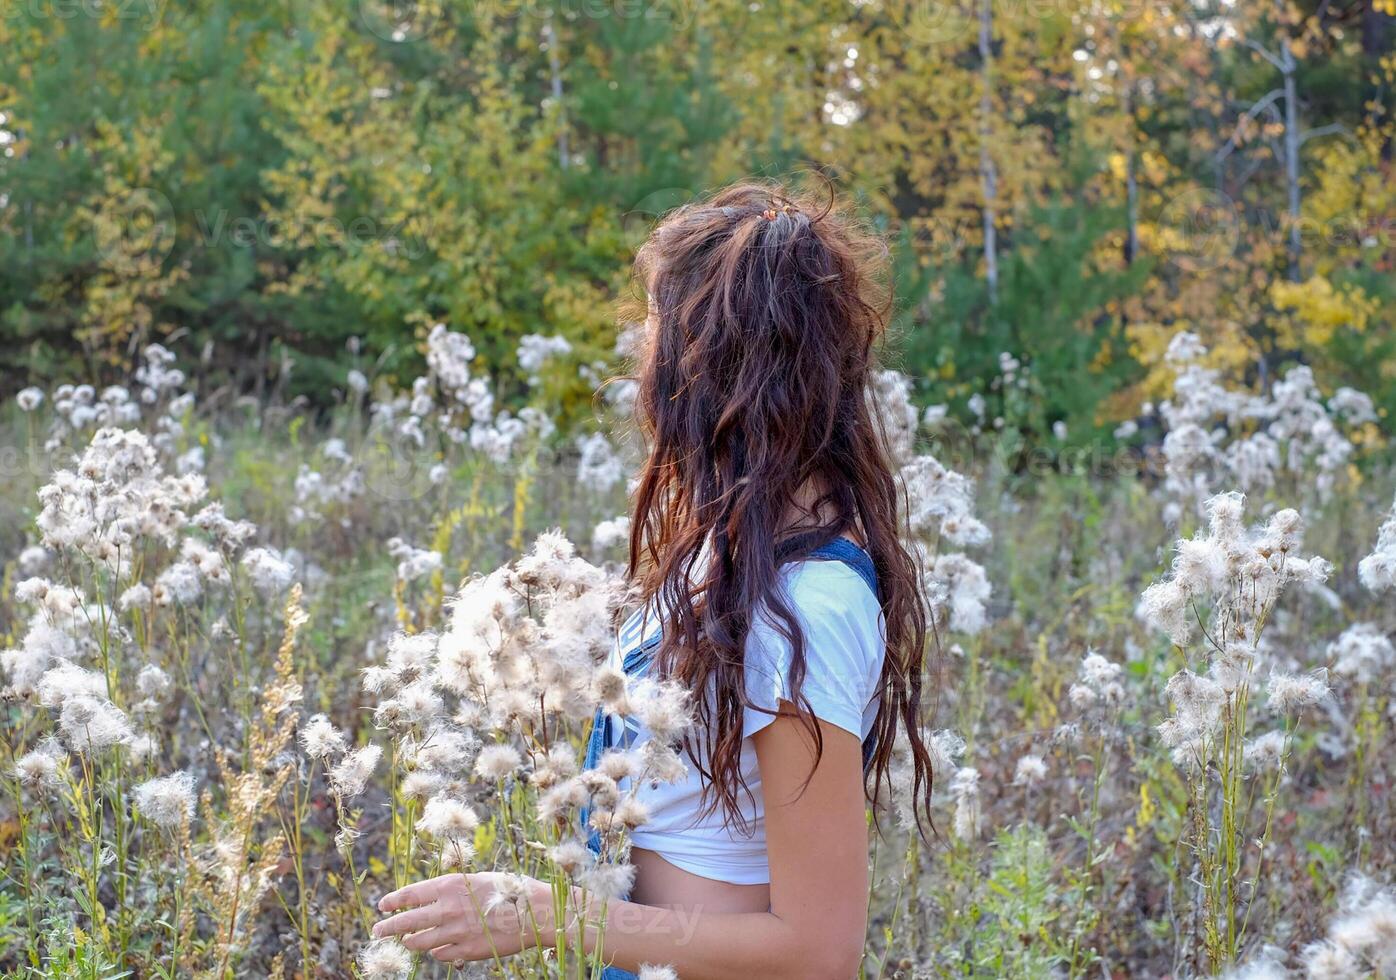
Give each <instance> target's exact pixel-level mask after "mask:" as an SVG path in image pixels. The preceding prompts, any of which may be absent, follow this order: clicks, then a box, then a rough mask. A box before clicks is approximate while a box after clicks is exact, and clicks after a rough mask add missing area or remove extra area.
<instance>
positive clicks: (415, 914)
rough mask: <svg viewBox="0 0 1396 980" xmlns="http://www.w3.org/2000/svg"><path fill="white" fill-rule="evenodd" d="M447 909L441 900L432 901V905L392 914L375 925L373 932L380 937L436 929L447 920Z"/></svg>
mask: <svg viewBox="0 0 1396 980" xmlns="http://www.w3.org/2000/svg"><path fill="white" fill-rule="evenodd" d="M380 904H381V903H380ZM445 918H446V915H445V910H444V909H443V908H442V906H441V903H440V902H432V903H431V904H430V905H422V906H419V907H417V908H414V909H408V910H407V911H405V912H399V913H398V914H397V915H390V916H388V918H386V919H384V920H382V921H381V922H379V923H378V924H377V925H375V926H374V927H373V934H374V935H375V936H377V937H379V938H381V937H383V936H401V935H403V934H404V933H408V932H421V931H422V930H423V929H435V928H437V927H438V926H440V925H441V924H442V922H443V921H444V920H445Z"/></svg>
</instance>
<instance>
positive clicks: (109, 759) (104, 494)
mask: <svg viewBox="0 0 1396 980" xmlns="http://www.w3.org/2000/svg"><path fill="white" fill-rule="evenodd" d="M529 343H530V344H531V345H532V346H533V347H534V348H535V349H534V351H533V353H532V354H529V353H524V354H523V355H522V356H523V357H524V358H525V360H528V359H530V358H534V359H536V361H535V362H536V363H537V364H539V365H542V364H543V363H545V362H546V361H547V360H548V358H549V357H550V356H551V355H549V354H548V353H547V352H546V350H545V348H546V347H547V345H546V344H541V343H539V342H538V341H536V340H534V341H530V342H529ZM426 346H427V353H426V359H425V360H426V363H427V365H428V369H427V371H426V373H425V374H423V376H422V377H420V378H418V379H417V380H416V382H415V383H414V384H413V385H411V387H410V388H409V389H408V390H404V391H395V390H392V389H391V388H390V387H389V386H388V385H387V384H386V383H384V382H383V381H382V380H381V379H375V378H374V377H371V376H369V375H367V374H363V373H359V372H358V371H357V370H355V371H354V373H352V374H350V375H348V376H346V378H345V380H344V384H343V386H342V389H341V390H342V393H343V394H342V396H341V398H340V400H339V402H338V403H337V404H335V405H333V406H332V407H331V408H330V409H328V410H325V411H312V410H310V409H309V408H307V407H306V406H304V405H303V404H297V403H296V402H294V401H293V402H289V403H285V404H279V403H276V402H274V401H262V402H256V401H253V400H250V399H226V398H224V400H222V401H220V400H219V399H220V397H221V396H220V394H219V393H218V392H214V393H210V394H208V395H206V394H204V393H201V392H199V391H196V390H192V387H191V385H190V384H189V383H188V382H187V381H186V379H185V376H184V374H183V372H182V371H181V370H179V369H178V368H177V367H176V366H175V364H174V355H173V354H171V353H170V352H169V351H167V350H166V349H165V348H163V347H159V346H151V347H149V348H148V349H146V350H145V351H144V352H143V353H142V356H141V359H140V364H139V367H138V368H137V370H136V371H135V372H134V374H133V375H132V377H131V378H130V379H129V383H128V384H126V385H124V386H113V387H109V388H106V389H104V390H93V389H92V388H90V387H85V386H71V385H65V386H62V387H55V388H54V389H52V390H48V391H43V390H40V389H37V388H34V389H26V390H25V391H23V392H21V393H20V394H19V396H18V398H17V399H15V400H13V401H12V402H11V403H10V404H9V405H7V406H6V409H5V412H4V416H3V417H4V420H5V421H4V431H5V432H6V433H7V434H8V439H9V440H10V442H11V444H12V445H13V446H17V447H18V449H17V450H11V451H9V452H8V454H7V456H6V459H5V466H6V469H5V480H4V495H3V498H0V518H3V519H2V520H0V548H3V555H2V556H0V558H2V559H3V565H0V569H3V576H2V578H3V595H2V596H0V648H3V650H4V652H3V654H0V657H2V658H3V669H4V674H5V677H4V680H5V688H4V694H5V698H4V709H3V715H4V719H5V737H4V752H5V758H4V765H3V781H4V786H5V802H4V803H3V804H2V805H0V817H2V818H3V823H0V827H3V835H0V847H3V850H4V854H5V868H6V874H5V878H4V883H3V888H2V889H0V950H3V953H0V957H2V958H0V965H3V968H4V970H5V971H6V975H10V976H31V975H43V976H53V977H58V976H63V977H69V976H72V977H114V976H121V975H135V976H149V977H155V976H165V977H173V976H188V975H197V976H216V977H224V976H232V975H236V976H286V977H290V976H302V977H309V976H347V975H350V974H351V973H357V975H361V976H364V977H369V978H384V977H397V976H408V975H415V976H432V975H452V974H454V973H462V975H469V976H501V975H502V976H519V977H544V976H576V977H584V976H587V975H588V974H589V971H590V970H591V969H592V968H593V966H594V964H591V963H588V962H587V960H586V958H585V957H582V956H579V955H578V954H577V952H576V951H575V950H572V949H568V948H566V947H565V944H563V945H560V946H559V948H556V949H549V950H547V951H546V952H536V953H534V954H529V955H526V956H519V957H513V958H506V959H500V960H497V961H496V962H494V963H484V964H478V965H476V966H474V967H469V968H466V969H465V970H464V971H459V970H454V969H452V968H447V967H442V966H440V965H438V964H435V963H433V962H432V961H430V960H427V961H425V962H415V961H414V960H413V959H412V958H411V956H410V955H409V954H407V952H406V951H405V950H403V949H402V948H401V947H397V946H393V945H385V944H383V943H381V942H377V943H371V942H369V941H368V926H369V924H370V922H371V921H372V919H373V916H374V911H373V909H374V903H375V902H376V901H377V899H378V898H379V897H380V896H381V895H382V894H384V893H385V892H386V891H388V890H391V889H392V888H394V887H395V886H400V885H402V884H403V883H405V882H407V881H409V880H412V879H414V878H417V877H420V876H423V875H427V874H431V873H437V872H439V871H441V870H442V869H450V868H465V869H471V870H500V871H505V872H511V873H512V872H525V873H528V874H531V875H534V876H538V877H540V878H543V879H545V880H549V881H553V882H555V883H558V884H559V888H558V889H557V890H556V894H557V896H558V901H559V902H562V901H564V900H565V899H564V898H563V896H565V895H566V894H567V892H566V891H565V890H563V889H562V888H561V887H560V885H561V883H563V882H566V881H574V882H579V883H582V884H584V885H586V886H587V887H588V888H589V889H591V890H592V892H593V893H594V894H596V895H599V896H602V897H604V896H605V895H607V894H616V893H618V892H620V891H622V890H623V889H624V887H625V884H626V882H627V870H626V868H627V866H626V864H625V853H626V848H625V840H626V833H627V831H628V830H629V829H631V828H633V827H634V826H636V825H639V824H640V823H642V822H643V820H644V814H643V812H642V809H643V808H638V807H636V806H635V805H633V801H632V802H627V799H628V798H627V797H626V795H625V794H624V793H621V792H620V791H618V789H617V779H619V778H621V777H622V776H625V775H630V776H632V777H635V778H644V779H663V778H666V774H670V773H672V771H673V767H674V766H675V765H681V764H682V763H681V761H680V758H679V756H677V755H675V754H674V753H673V752H672V751H670V750H667V749H664V748H663V747H662V745H661V746H656V747H654V748H652V750H651V751H650V752H648V753H646V754H645V755H644V756H643V757H641V758H629V757H625V758H617V759H615V760H613V764H610V765H609V766H608V768H606V769H605V770H604V771H603V772H600V773H592V774H589V775H587V774H579V773H578V771H577V760H578V753H579V749H580V745H581V740H582V739H583V738H584V736H585V731H586V728H587V725H588V724H589V720H590V718H591V715H592V713H593V711H594V710H595V707H596V705H597V704H598V703H601V702H603V701H606V699H608V698H610V699H614V698H615V697H616V694H615V692H614V690H613V689H611V688H610V687H608V685H607V684H606V683H605V677H604V672H600V673H599V672H598V669H597V664H598V662H599V660H600V659H601V657H602V656H603V654H604V652H605V650H606V649H607V647H608V646H609V643H610V640H611V630H612V629H613V627H614V624H615V623H616V621H617V617H618V616H619V615H620V614H621V613H622V612H623V611H624V610H625V609H626V607H627V603H628V602H629V601H630V597H629V596H627V594H626V590H625V588H624V582H623V576H622V574H621V573H622V564H621V561H622V559H623V555H624V551H625V546H626V531H627V528H626V526H625V518H624V516H623V515H624V513H625V507H626V483H627V476H628V474H629V473H630V472H631V470H632V467H633V464H634V452H635V450H636V446H635V445H634V442H633V437H632V436H631V435H630V434H629V430H628V428H627V400H626V399H627V394H628V392H627V387H626V385H625V384H624V383H623V382H622V383H619V384H615V385H611V386H609V387H608V388H607V389H606V390H605V394H603V395H602V396H600V397H598V400H597V403H596V405H597V411H598V413H600V414H601V416H602V418H603V420H604V422H605V424H604V425H603V426H602V430H601V431H602V433H609V435H606V434H593V435H590V436H583V437H578V438H576V439H575V440H570V441H569V440H565V439H564V440H559V439H558V438H556V436H555V433H552V432H551V427H552V423H551V421H550V415H549V406H548V405H547V404H546V399H544V398H542V397H541V396H540V398H539V403H538V404H535V405H531V406H530V407H529V408H527V409H525V410H522V411H519V412H517V413H511V412H509V411H507V410H502V409H497V408H496V407H495V406H494V405H493V404H492V401H491V397H490V394H491V393H490V388H489V385H488V383H487V381H486V380H485V379H484V378H482V377H480V376H477V375H476V374H474V373H473V372H472V369H471V361H472V359H473V357H474V354H475V352H474V349H473V347H472V345H471V343H470V340H469V339H468V338H466V337H465V336H464V335H462V334H459V333H456V332H452V331H450V330H448V329H446V328H445V327H438V328H436V329H435V330H433V331H432V332H431V334H430V336H429V339H428V341H427V345H426ZM539 351H543V352H542V353H539ZM1169 357H1170V363H1171V365H1172V367H1173V369H1174V371H1175V374H1176V382H1175V386H1174V390H1173V393H1172V395H1171V397H1170V398H1169V399H1167V400H1166V401H1163V402H1160V403H1159V404H1158V405H1157V406H1151V413H1150V414H1149V415H1148V416H1147V417H1145V418H1141V419H1140V420H1138V421H1137V422H1133V423H1131V424H1130V425H1128V426H1126V427H1125V429H1124V431H1122V432H1121V433H1120V436H1121V443H1120V445H1119V447H1118V448H1112V449H1111V450H1109V451H1106V450H1102V451H1100V452H1099V453H1098V454H1095V455H1092V454H1090V453H1081V454H1078V455H1076V456H1074V457H1070V456H1067V455H1063V454H1054V455H1051V456H1048V455H1045V454H1041V453H1036V452H1034V451H1032V450H1031V449H1029V448H1028V447H1027V446H1026V444H1024V443H1022V442H1021V441H1017V442H1015V440H1014V439H1013V438H1012V436H1011V435H1010V434H1008V433H1006V432H1004V431H1002V430H998V431H995V430H994V429H993V427H992V426H990V427H988V428H987V429H986V430H985V431H979V432H976V431H975V430H974V427H972V426H970V427H963V426H956V425H952V424H951V423H950V421H949V419H948V418H947V416H946V413H945V412H944V411H943V410H941V409H940V408H938V407H930V408H924V409H923V408H918V407H917V406H916V405H914V404H912V403H911V402H910V401H909V400H908V396H909V393H910V386H909V384H908V383H907V380H906V379H905V378H903V377H901V376H900V375H897V374H896V373H895V372H890V371H889V372H886V373H885V374H883V375H882V376H881V377H880V384H879V385H878V390H877V399H878V409H879V412H880V414H881V418H882V420H883V422H884V425H885V426H886V428H887V430H888V434H889V440H890V442H891V444H892V445H893V447H894V449H895V451H896V453H897V454H898V465H899V466H900V467H901V473H902V479H903V480H904V481H905V485H906V498H907V499H906V510H907V512H906V522H907V533H908V535H910V536H911V537H912V539H913V540H914V541H915V542H916V543H917V547H918V548H919V549H920V554H921V556H922V560H923V564H924V569H925V579H926V584H927V590H928V595H929V596H930V601H931V605H932V613H933V616H934V621H935V623H936V630H935V637H934V650H933V651H932V654H933V656H932V658H931V662H932V663H933V664H934V669H933V672H932V673H931V675H930V677H929V678H928V682H929V684H930V689H931V690H932V691H933V692H934V701H935V704H934V710H933V713H932V714H931V715H930V716H928V717H927V719H926V724H927V726H928V727H929V728H930V729H932V730H933V731H934V733H935V734H934V744H935V746H936V756H937V770H936V799H937V800H938V801H939V802H938V810H937V815H936V819H937V833H936V835H934V837H933V838H932V839H929V840H922V839H920V838H919V837H918V836H917V835H916V834H915V833H913V832H910V831H909V830H908V823H907V820H906V818H905V815H904V813H903V812H902V811H903V808H904V805H905V803H906V802H907V795H908V794H907V793H906V792H905V787H904V786H903V787H899V786H898V785H897V780H898V778H899V775H898V773H897V772H894V779H893V782H894V785H893V787H892V792H891V794H890V797H889V798H888V802H889V806H888V807H887V808H886V809H885V810H883V811H882V812H881V813H880V814H878V819H877V821H876V823H877V829H875V830H872V831H870V838H869V841H870V848H871V851H870V854H871V861H872V865H873V868H874V889H873V895H872V900H871V908H870V927H869V934H868V940H867V947H866V956H865V960H864V975H865V976H867V977H908V978H909V977H951V976H955V977H1058V976H1060V977H1194V976H1219V975H1223V974H1225V975H1226V976H1229V977H1233V978H1240V977H1245V978H1252V980H1259V978H1270V977H1281V976H1301V977H1312V978H1346V977H1365V976H1390V975H1392V971H1393V970H1396V894H1393V892H1392V890H1391V887H1390V881H1391V877H1390V876H1391V873H1392V867H1393V843H1394V842H1396V827H1393V808H1392V799H1391V780H1392V768H1393V762H1394V761H1396V758H1394V757H1393V753H1392V748H1391V744H1392V743H1391V733H1392V724H1393V720H1396V719H1394V718H1393V710H1392V706H1393V704H1394V703H1396V702H1393V699H1392V695H1393V679H1394V675H1393V671H1394V670H1396V655H1394V654H1393V648H1392V643H1391V640H1390V638H1389V633H1390V630H1391V629H1392V627H1393V622H1392V615H1391V611H1390V610H1391V603H1390V589H1391V588H1392V586H1393V584H1396V517H1393V516H1392V514H1391V513H1390V511H1389V508H1390V505H1391V498H1392V487H1393V483H1392V478H1391V470H1390V467H1389V464H1387V463H1385V462H1383V457H1382V456H1381V455H1380V454H1377V455H1373V454H1371V453H1370V452H1368V451H1367V450H1366V449H1364V448H1363V447H1365V446H1369V445H1370V444H1371V443H1372V442H1373V429H1374V428H1375V426H1376V422H1377V419H1376V416H1375V414H1374V413H1373V410H1372V406H1371V403H1370V401H1368V400H1367V399H1366V398H1365V396H1363V395H1361V394H1360V393H1358V392H1355V391H1353V390H1351V389H1340V390H1339V391H1336V392H1334V393H1333V394H1332V395H1330V396H1329V397H1327V398H1324V397H1321V396H1320V395H1319V393H1318V389H1317V388H1316V387H1315V382H1314V379H1313V377H1312V374H1311V372H1310V371H1309V369H1307V368H1304V367H1294V368H1291V369H1290V371H1289V372H1288V373H1287V374H1286V375H1285V376H1284V378H1283V379H1282V380H1280V381H1279V382H1277V384H1276V385H1275V386H1274V389H1273V391H1272V393H1271V394H1270V395H1269V396H1264V397H1262V396H1256V395H1253V394H1249V393H1247V392H1244V391H1239V390H1232V389H1230V388H1228V387H1227V386H1226V385H1224V384H1223V383H1222V382H1221V381H1220V379H1219V375H1218V374H1217V372H1216V371H1213V370H1211V369H1209V368H1207V367H1206V366H1205V362H1206V357H1207V352H1206V351H1205V349H1203V348H1202V346H1201V344H1200V343H1199V342H1198V341H1197V339H1196V338H1195V337H1193V336H1191V335H1188V334H1182V335H1180V336H1179V338H1178V339H1176V340H1175V342H1174V344H1173V345H1172V347H1171V348H1170V352H1169ZM1025 370H1026V369H1025V368H1023V367H1022V365H1019V364H1017V363H1016V361H1015V359H1014V358H1012V357H1009V356H1005V358H1004V360H1003V374H1002V375H1001V376H1000V381H1001V382H1002V383H1003V384H1004V385H1008V386H1012V385H1015V384H1023V383H1024V379H1023V377H1022V375H1023V373H1024V372H1025ZM1131 440H1133V441H1132V442H1131ZM628 707H629V709H630V710H632V711H637V712H644V713H646V714H647V716H648V717H650V718H651V719H652V724H653V725H654V726H655V728H656V731H660V732H667V733H668V734H669V736H670V737H671V738H677V737H678V736H679V735H680V734H681V731H682V724H683V706H682V702H681V699H676V698H675V697H674V692H672V691H669V690H667V689H664V688H662V687H657V688H654V689H652V690H649V691H647V692H646V693H644V694H643V695H639V696H636V697H635V699H634V701H633V702H632V703H631V704H629V705H628ZM583 806H588V807H590V808H591V812H592V821H593V826H594V827H597V828H599V829H601V830H602V832H603V833H602V837H603V848H602V851H601V853H600V854H599V855H592V854H590V853H589V852H588V851H587V850H586V848H585V847H584V846H582V845H581V844H580V843H579V841H578V833H579V831H578V824H577V812H578V810H579V809H580V808H581V807H583ZM598 811H599V814H600V816H599V817H598ZM573 911H574V912H575V913H576V914H579V915H598V916H599V915H604V906H603V907H602V908H595V909H577V910H573ZM649 975H650V976H654V977H663V976H666V975H669V974H668V973H667V971H665V970H664V969H662V968H660V967H656V968H655V969H654V970H652V971H650V973H649Z"/></svg>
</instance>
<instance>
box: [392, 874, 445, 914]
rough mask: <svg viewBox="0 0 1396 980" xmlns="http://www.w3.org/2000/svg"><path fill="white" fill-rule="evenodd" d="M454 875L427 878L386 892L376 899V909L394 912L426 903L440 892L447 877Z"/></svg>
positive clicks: (435, 897)
mask: <svg viewBox="0 0 1396 980" xmlns="http://www.w3.org/2000/svg"><path fill="white" fill-rule="evenodd" d="M454 877H456V876H455V875H442V876H440V877H439V878H428V879H427V880H426V881H419V882H417V883H416V884H412V885H408V886H407V887H406V888H399V889H398V890H397V891H395V892H388V894H386V895H384V896H383V897H382V898H380V899H379V900H378V909H379V911H382V912H396V911H397V910H398V909H410V908H415V907H416V906H418V905H427V904H428V903H430V902H434V901H436V899H437V896H439V895H440V894H441V890H442V886H443V885H444V883H445V881H446V880H447V879H449V878H454Z"/></svg>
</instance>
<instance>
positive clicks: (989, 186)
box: [979, 0, 999, 306]
mask: <svg viewBox="0 0 1396 980" xmlns="http://www.w3.org/2000/svg"><path fill="white" fill-rule="evenodd" d="M993 39H994V11H993V0H980V3H979V65H980V80H981V84H982V88H981V90H980V93H979V178H980V183H981V185H982V187H983V190H984V275H985V278H986V279H987V280H988V284H989V305H990V306H993V305H996V304H997V303H998V298H999V258H998V233H997V229H996V227H995V221H996V217H997V213H996V209H995V206H996V204H997V202H998V182H999V178H998V170H997V169H996V168H995V167H994V157H993V154H992V153H990V152H989V137H990V134H991V133H992V127H991V126H990V119H991V117H992V114H993V110H994V101H993V66H994V61H993Z"/></svg>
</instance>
